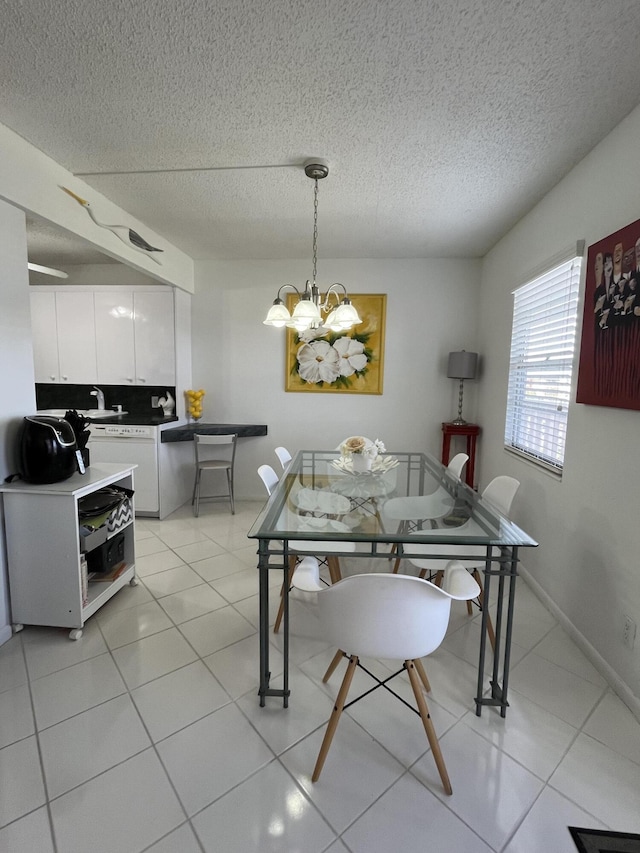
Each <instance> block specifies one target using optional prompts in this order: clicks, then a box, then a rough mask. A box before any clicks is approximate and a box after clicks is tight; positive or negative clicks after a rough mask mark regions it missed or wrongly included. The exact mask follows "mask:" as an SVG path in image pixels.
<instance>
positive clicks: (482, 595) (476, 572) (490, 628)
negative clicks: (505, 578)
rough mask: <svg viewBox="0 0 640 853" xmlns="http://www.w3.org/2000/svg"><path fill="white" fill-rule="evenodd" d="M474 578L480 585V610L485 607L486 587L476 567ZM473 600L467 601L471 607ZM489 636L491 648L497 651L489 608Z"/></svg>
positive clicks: (473, 573)
mask: <svg viewBox="0 0 640 853" xmlns="http://www.w3.org/2000/svg"><path fill="white" fill-rule="evenodd" d="M472 576H473V579H474V580H475V582H476V583H477V584H478V586H479V587H480V595H479V596H478V603H479V605H480V610H483V609H484V587H483V586H482V578H481V577H480V572H479V571H478V570H477V569H474V570H473V572H472ZM470 605H471V602H469V601H468V602H467V607H470ZM487 636H488V637H489V642H490V643H491V648H492V649H493V651H494V652H495V650H496V635H495V631H494V630H493V622H492V621H491V614H490V613H489V611H488V609H487Z"/></svg>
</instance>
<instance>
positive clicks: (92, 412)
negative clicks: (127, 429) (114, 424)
mask: <svg viewBox="0 0 640 853" xmlns="http://www.w3.org/2000/svg"><path fill="white" fill-rule="evenodd" d="M78 414H79V415H84V416H85V418H114V417H117V416H118V415H126V414H127V412H114V411H113V409H78Z"/></svg>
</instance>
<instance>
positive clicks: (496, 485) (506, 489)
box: [482, 474, 520, 518]
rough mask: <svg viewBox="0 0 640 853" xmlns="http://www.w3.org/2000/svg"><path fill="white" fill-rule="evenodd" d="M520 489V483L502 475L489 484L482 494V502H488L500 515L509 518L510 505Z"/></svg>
mask: <svg viewBox="0 0 640 853" xmlns="http://www.w3.org/2000/svg"><path fill="white" fill-rule="evenodd" d="M519 488H520V481H519V480H516V479H514V478H513V477H507V476H506V475H504V474H502V475H500V476H499V477H494V479H493V480H492V481H491V482H490V483H489V485H488V486H487V487H486V488H485V490H484V491H483V492H482V500H487V501H489V503H490V504H493V506H494V507H495V508H496V509H497V510H498V512H499V513H500V514H501V515H506V516H507V518H508V517H509V513H510V512H511V504H512V503H513V499H514V498H515V496H516V492H517V491H518V489H519Z"/></svg>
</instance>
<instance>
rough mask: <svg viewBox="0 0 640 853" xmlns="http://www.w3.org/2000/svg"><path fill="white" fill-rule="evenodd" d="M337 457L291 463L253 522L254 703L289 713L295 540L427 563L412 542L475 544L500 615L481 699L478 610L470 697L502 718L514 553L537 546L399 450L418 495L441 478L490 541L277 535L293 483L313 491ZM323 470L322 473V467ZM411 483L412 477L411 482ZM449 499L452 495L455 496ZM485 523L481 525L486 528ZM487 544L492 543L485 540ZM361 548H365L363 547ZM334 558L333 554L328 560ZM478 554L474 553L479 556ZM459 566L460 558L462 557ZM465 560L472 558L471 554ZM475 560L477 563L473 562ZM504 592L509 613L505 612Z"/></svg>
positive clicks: (425, 460)
mask: <svg viewBox="0 0 640 853" xmlns="http://www.w3.org/2000/svg"><path fill="white" fill-rule="evenodd" d="M332 455H333V456H334V457H335V455H336V454H335V453H333V454H331V453H327V452H326V451H300V452H299V453H298V454H297V455H296V457H295V458H294V459H293V460H292V461H291V462H290V463H289V465H288V467H287V469H286V471H285V472H284V474H283V477H282V479H281V481H280V483H279V484H278V486H277V487H276V488H275V489H274V491H273V493H272V495H271V497H270V498H269V500H268V502H267V504H266V505H265V508H264V509H263V511H262V513H261V514H260V516H259V517H258V520H257V521H256V523H255V524H254V526H253V528H252V529H251V531H250V532H249V534H248V535H249V537H250V538H254V539H257V540H258V571H259V593H260V595H259V599H260V629H259V633H260V688H259V697H260V705H261V706H262V707H263V706H264V705H265V701H266V698H267V697H269V696H273V697H278V698H281V699H282V700H283V706H284V707H285V708H286V707H288V704H289V696H290V690H289V585H290V572H289V555H290V551H289V540H291V539H295V540H296V541H298V542H299V541H300V540H304V539H308V540H311V539H313V540H318V539H326V540H327V541H331V542H332V544H333V545H334V546H335V543H336V542H339V541H349V542H351V541H357V542H358V544H359V546H360V547H361V548H362V550H359V551H356V552H353V551H348V550H345V551H344V552H335V555H336V556H338V557H340V556H343V557H364V558H371V557H378V558H380V557H384V558H388V557H389V550H388V546H389V545H394V544H395V546H396V548H397V549H398V553H399V554H401V555H402V557H403V558H411V557H414V558H416V559H420V558H424V554H420V553H418V552H415V551H414V552H411V550H410V547H411V544H413V543H421V544H422V543H430V544H435V543H437V542H439V543H441V544H445V545H448V546H449V545H451V544H464V545H474V546H475V545H477V546H478V547H479V548H481V547H482V548H484V560H485V565H484V569H483V574H484V598H485V601H486V602H487V603H488V602H489V595H490V589H491V580H492V579H493V578H497V583H498V595H497V612H496V619H495V625H494V631H495V653H494V656H493V669H492V674H491V678H490V691H489V694H488V695H486V696H485V695H483V694H484V690H483V684H484V664H485V658H486V654H487V636H488V634H487V621H488V607H484V608H483V609H482V623H481V636H480V647H479V656H478V681H477V692H476V696H475V705H476V714H477V715H478V716H480V714H481V713H482V707H483V705H489V706H494V707H499V708H500V715H501V716H502V717H505V716H506V710H507V707H508V705H509V703H508V701H507V690H508V683H509V664H510V656H511V640H512V635H513V617H514V604H515V584H516V578H517V575H518V571H517V567H518V562H519V556H518V551H519V548H520V547H522V546H527V547H535V546H536V545H537V542H535V541H534V540H533V539H531V538H530V537H529V536H528V535H527V534H526V533H524V532H523V531H522V530H520V528H518V527H517V526H516V525H514V524H513V523H512V522H510V521H508V519H505V518H503V517H501V516H499V515H498V514H497V513H496V511H495V510H494V509H493V508H492V507H490V506H488V505H487V504H486V503H483V502H482V500H481V499H480V498H479V497H478V495H476V493H475V492H473V491H472V490H471V489H468V488H467V487H466V486H464V485H462V484H456V483H454V482H453V481H447V479H446V476H445V469H444V466H443V465H442V464H441V463H440V462H439V461H438V460H437V459H435V457H432V456H430V455H429V454H425V453H409V452H397V453H393V454H392V455H394V456H396V457H398V458H399V459H401V461H402V463H403V464H404V466H405V468H406V471H407V478H408V480H407V482H408V481H409V480H410V479H411V477H412V475H414V474H415V473H416V472H417V473H418V489H419V493H422V489H423V488H424V487H425V482H426V481H427V480H428V479H429V478H431V479H432V480H433V481H437V480H438V479H439V481H440V483H442V484H445V485H447V482H449V485H450V487H451V488H455V489H456V497H457V498H458V500H460V499H462V500H463V501H464V502H465V503H466V505H467V507H468V508H469V509H470V510H471V518H473V519H474V520H476V521H479V522H480V523H481V524H482V523H484V525H485V527H486V529H487V531H489V526H488V525H489V520H491V522H492V523H493V525H494V535H493V537H491V536H490V535H489V533H487V535H485V536H483V537H479V536H473V535H472V536H465V537H456V536H455V535H450V536H448V537H447V534H446V531H444V530H442V529H440V530H438V531H435V532H434V531H433V530H430V529H425V530H423V531H420V533H419V534H418V535H416V534H415V533H414V534H412V535H408V534H407V533H404V534H402V533H399V532H383V531H379V532H377V533H376V534H375V535H367V534H361V535H356V534H349V535H345V534H342V535H341V534H334V535H331V536H326V535H325V536H322V535H318V534H317V533H315V532H312V533H311V532H302V531H299V530H295V529H292V530H287V529H277V527H276V524H275V523H274V522H275V521H276V520H277V519H279V518H280V514H281V512H282V510H283V508H284V507H285V506H286V503H287V501H288V496H289V492H290V490H291V486H292V484H293V483H294V482H295V481H296V480H299V481H300V482H301V483H304V484H305V485H308V486H310V487H313V485H314V484H315V483H317V482H322V481H323V475H322V474H321V473H320V472H319V471H318V468H317V465H318V464H320V463H323V464H324V465H325V466H326V462H327V459H330V458H331V456H332ZM325 470H326V467H325ZM414 484H415V477H414ZM452 494H453V492H452ZM483 518H484V522H483ZM496 525H497V529H498V530H499V532H500V534H501V535H500V536H497V535H495V526H496ZM490 539H491V541H489V540H490ZM363 545H366V546H367V547H366V548H363ZM305 553H308V554H314V551H312V550H309V551H308V552H306V551H302V550H300V548H297V549H296V555H298V554H305ZM333 553H334V552H333V551H332V554H333ZM479 553H480V551H478V554H479ZM429 559H440V560H443V561H445V562H446V561H449V560H451V559H452V557H451V555H450V554H436V553H434V554H429ZM460 559H461V560H462V562H463V563H464V559H465V558H464V557H461V558H460ZM466 559H470V558H469V557H468V556H467V557H466ZM475 562H476V563H477V562H478V558H477V557H476V558H475ZM270 571H281V572H282V573H283V583H284V592H283V596H284V616H283V622H282V632H283V658H284V671H283V685H282V688H280V689H276V688H273V687H271V686H270V678H271V672H270V669H269V572H270ZM505 594H506V614H505V613H504V610H505V608H504V604H505ZM501 663H502V683H500V664H501Z"/></svg>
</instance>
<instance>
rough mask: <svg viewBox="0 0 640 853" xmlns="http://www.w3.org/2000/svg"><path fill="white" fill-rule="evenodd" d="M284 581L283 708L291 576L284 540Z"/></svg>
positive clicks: (286, 690)
mask: <svg viewBox="0 0 640 853" xmlns="http://www.w3.org/2000/svg"><path fill="white" fill-rule="evenodd" d="M283 544H284V555H283V557H282V559H283V561H284V567H283V569H284V581H283V587H282V595H283V596H284V619H283V620H282V621H283V624H284V628H283V632H284V633H283V637H282V657H283V658H284V664H283V665H284V671H283V673H282V690H283V697H282V704H283V706H284V707H285V708H288V707H289V585H290V583H291V576H290V572H289V542H288V541H287V540H286V539H285V541H284V543H283Z"/></svg>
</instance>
